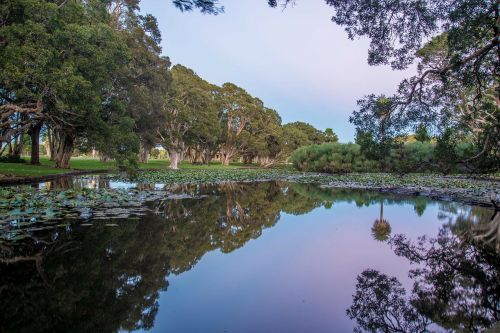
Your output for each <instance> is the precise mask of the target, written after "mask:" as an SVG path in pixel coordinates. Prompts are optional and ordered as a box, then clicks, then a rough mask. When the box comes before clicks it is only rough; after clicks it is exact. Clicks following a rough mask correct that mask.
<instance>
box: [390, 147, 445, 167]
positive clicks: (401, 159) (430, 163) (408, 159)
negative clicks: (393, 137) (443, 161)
mask: <svg viewBox="0 0 500 333" xmlns="http://www.w3.org/2000/svg"><path fill="white" fill-rule="evenodd" d="M434 150H435V148H434V145H433V144H431V143H430V142H420V141H416V142H412V143H406V144H403V145H400V146H398V147H396V148H393V149H391V151H390V154H389V157H388V161H387V163H386V164H387V165H388V166H389V168H390V170H391V171H394V172H397V173H400V174H402V173H411V172H430V171H435V170H437V168H435V164H434V163H435V159H436V156H435V151H434Z"/></svg>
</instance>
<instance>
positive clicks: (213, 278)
mask: <svg viewBox="0 0 500 333" xmlns="http://www.w3.org/2000/svg"><path fill="white" fill-rule="evenodd" d="M83 183H84V182H83ZM83 183H82V182H80V183H79V186H82V184H83ZM83 185H85V184H83ZM42 186H53V185H50V184H44V185H42ZM71 186H76V185H75V184H73V183H72V184H71ZM100 186H110V187H134V186H137V185H136V184H124V183H112V182H111V183H110V182H105V183H101V184H100ZM161 187H162V186H161V185H156V186H150V188H151V190H154V189H155V188H156V189H158V188H161ZM164 190H166V191H168V193H173V194H176V195H170V196H169V197H168V199H157V200H154V201H151V202H148V203H147V204H146V206H147V208H148V209H147V210H144V212H145V213H144V215H139V216H133V217H130V218H127V219H119V220H116V219H115V220H112V222H111V223H110V222H109V221H108V220H102V219H101V220H92V219H91V220H89V221H86V222H85V223H84V224H82V223H81V221H68V226H66V227H65V228H57V229H54V230H40V231H33V232H32V236H33V237H31V238H29V239H24V240H22V241H16V242H7V241H3V242H2V243H0V246H1V260H0V300H1V302H0V304H1V305H0V332H117V331H148V332H352V331H353V329H354V328H355V327H356V326H357V327H358V328H360V329H361V331H373V332H379V331H380V332H396V331H398V332H428V331H430V332H444V331H446V330H447V329H448V330H450V331H460V330H462V331H464V332H469V331H472V332H482V331H484V330H485V329H487V328H490V329H491V331H492V332H493V331H496V330H495V328H491V327H492V326H494V325H495V322H497V321H499V320H500V286H499V284H500V256H499V252H498V251H499V246H500V245H499V244H500V236H499V233H500V219H499V217H498V216H495V217H492V215H493V213H494V212H493V211H492V210H489V209H486V208H480V207H470V206H466V205H462V204H458V203H451V202H435V201H432V200H429V199H426V198H422V197H400V196H392V195H382V194H378V193H374V192H367V191H353V190H342V189H325V188H320V187H319V186H316V185H314V184H296V183H282V182H260V183H225V184H219V185H196V186H194V185H193V186H176V187H169V188H167V189H164ZM180 194H183V195H180ZM421 236H426V238H425V239H422V238H419V237H421ZM419 239H420V241H419ZM347 310H348V311H347ZM496 327H497V329H498V326H496ZM377 329H378V331H377Z"/></svg>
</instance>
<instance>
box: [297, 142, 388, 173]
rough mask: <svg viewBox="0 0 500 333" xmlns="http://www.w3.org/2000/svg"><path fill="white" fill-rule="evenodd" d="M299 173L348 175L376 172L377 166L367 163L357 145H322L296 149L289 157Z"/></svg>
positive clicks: (370, 162) (374, 163)
mask: <svg viewBox="0 0 500 333" xmlns="http://www.w3.org/2000/svg"><path fill="white" fill-rule="evenodd" d="M291 162H292V163H293V165H294V167H295V168H296V169H298V170H301V171H316V172H328V173H348V172H363V171H376V170H377V169H378V164H377V163H376V162H374V161H368V160H367V159H366V158H365V157H364V156H363V154H362V153H361V148H360V146H359V145H357V144H353V143H348V144H341V143H324V144H321V145H312V146H306V147H302V148H299V149H297V150H296V151H295V152H294V153H293V154H292V157H291Z"/></svg>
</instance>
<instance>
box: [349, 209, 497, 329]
mask: <svg viewBox="0 0 500 333" xmlns="http://www.w3.org/2000/svg"><path fill="white" fill-rule="evenodd" d="M499 215H500V214H498V213H497V214H495V216H494V217H493V218H488V219H487V220H486V221H484V220H481V221H477V220H476V219H475V218H476V217H477V215H474V214H469V215H468V216H469V217H470V220H469V222H468V223H469V224H470V228H469V229H468V230H466V231H465V230H463V224H464V219H463V216H464V215H459V217H458V219H457V223H459V224H460V228H456V226H455V225H453V224H446V225H444V227H442V228H441V230H440V232H439V234H438V236H437V237H436V238H428V237H420V238H419V239H418V241H417V242H412V241H410V240H408V239H407V238H406V237H405V236H404V235H396V236H394V237H392V238H391V239H390V244H391V246H392V248H393V250H394V252H395V253H396V254H397V255H398V256H401V257H404V258H406V259H408V260H409V261H410V262H411V263H413V264H416V266H417V268H415V269H412V270H411V271H410V274H409V276H410V278H412V280H413V282H414V284H413V290H412V293H411V297H409V298H406V297H405V291H404V289H403V288H402V287H401V284H400V283H399V282H398V281H397V280H396V279H395V278H389V277H387V276H385V275H384V274H382V273H379V272H376V271H372V270H367V271H365V272H363V273H362V274H361V275H360V276H358V284H357V285H356V293H355V295H353V304H352V306H351V307H350V308H349V309H348V315H349V316H350V318H351V319H356V322H357V328H356V329H357V331H362V330H365V331H368V332H416V331H420V332H428V331H429V332H430V331H432V329H431V327H430V326H429V324H430V323H431V322H434V323H436V324H438V325H439V326H441V327H442V328H444V329H447V330H451V331H464V330H465V331H468V332H482V331H484V330H485V329H487V328H489V327H492V326H493V325H494V324H495V323H496V322H498V321H500V254H499V252H498V233H497V232H498V223H499V219H500V217H499ZM387 300H391V301H394V303H393V304H392V306H394V307H396V309H392V308H390V307H387V306H386V309H385V310H384V309H381V308H378V307H377V306H376V304H377V303H380V304H384V301H387ZM393 313H396V314H398V315H399V316H398V318H399V319H398V320H395V319H393V316H394V314H393ZM405 314H407V315H405ZM424 319H425V320H424ZM394 323H397V325H396V324H394ZM424 326H425V327H424ZM387 327H389V328H387ZM395 327H397V328H395ZM416 327H418V329H419V330H417V329H416Z"/></svg>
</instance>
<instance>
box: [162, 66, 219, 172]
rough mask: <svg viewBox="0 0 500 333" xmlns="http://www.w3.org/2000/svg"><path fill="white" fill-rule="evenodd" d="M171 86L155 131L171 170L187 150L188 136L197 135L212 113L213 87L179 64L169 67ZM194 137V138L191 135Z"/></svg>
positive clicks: (175, 167) (176, 165)
mask: <svg viewBox="0 0 500 333" xmlns="http://www.w3.org/2000/svg"><path fill="white" fill-rule="evenodd" d="M172 77H173V81H172V86H171V88H170V90H169V93H168V95H167V101H166V103H165V106H164V109H163V111H164V119H165V120H164V123H163V124H162V128H161V129H159V130H158V135H159V136H160V138H161V143H162V145H163V146H164V147H165V149H166V150H167V152H168V156H169V159H170V168H171V169H177V167H178V163H179V162H180V161H182V159H183V157H184V153H185V151H186V149H187V138H188V137H189V133H190V132H191V133H193V131H194V133H196V130H197V129H199V128H200V127H202V126H203V125H201V124H203V122H204V120H207V119H212V120H214V119H213V117H205V116H206V115H207V114H211V113H212V114H213V112H214V111H215V110H214V108H213V106H211V105H210V103H211V102H213V101H214V100H213V96H212V95H211V89H212V86H211V85H209V84H208V83H207V82H206V81H204V80H203V79H201V78H200V77H199V76H198V75H196V74H195V73H194V71H193V70H191V69H189V68H186V67H184V66H182V65H175V66H174V67H173V68H172ZM194 135H196V134H194ZM191 138H193V135H192V136H191Z"/></svg>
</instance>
